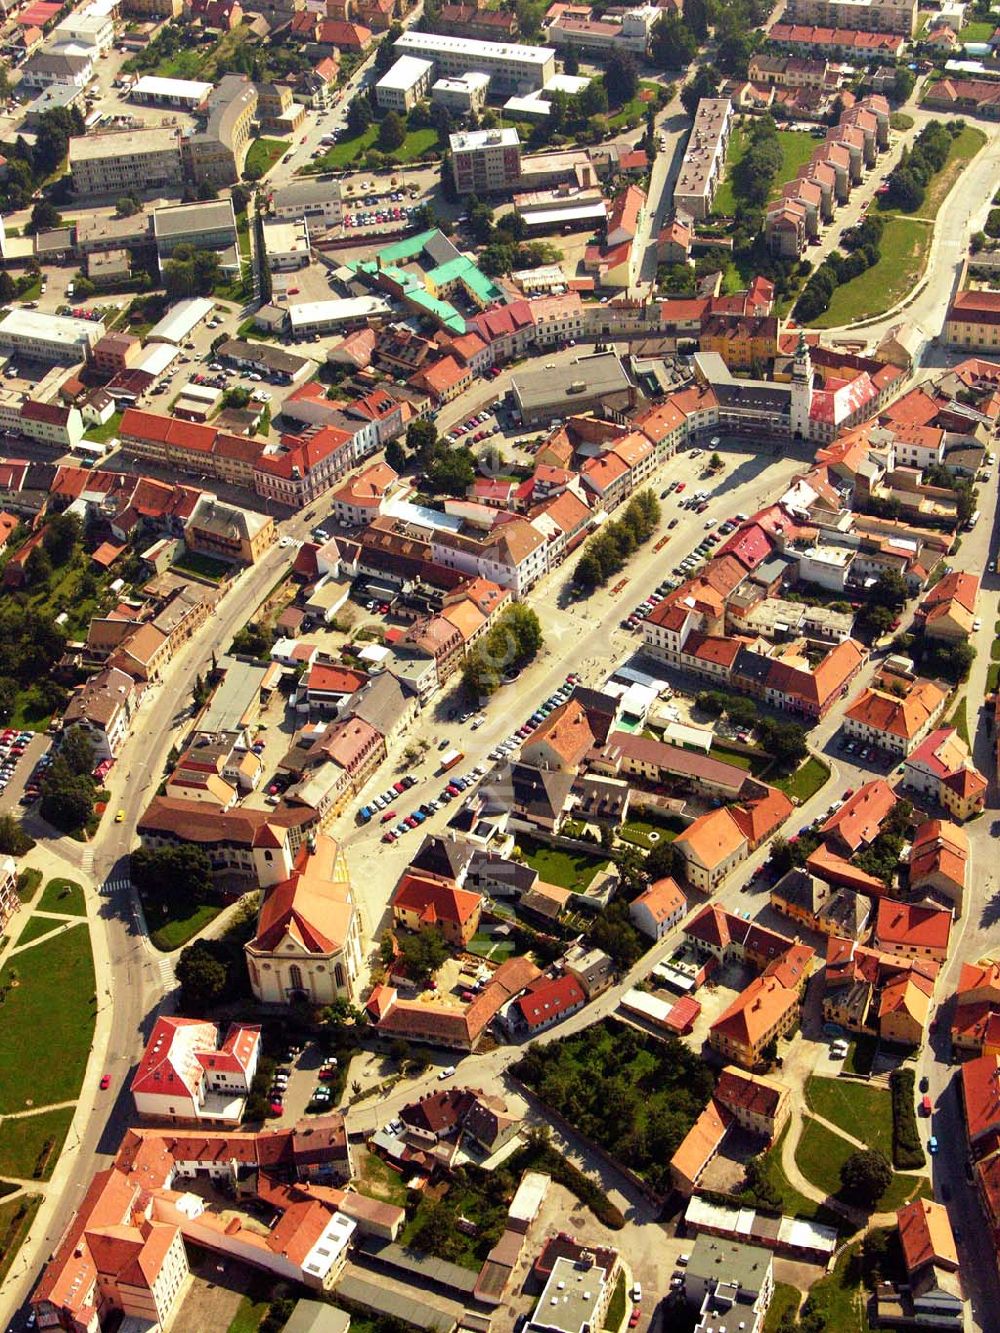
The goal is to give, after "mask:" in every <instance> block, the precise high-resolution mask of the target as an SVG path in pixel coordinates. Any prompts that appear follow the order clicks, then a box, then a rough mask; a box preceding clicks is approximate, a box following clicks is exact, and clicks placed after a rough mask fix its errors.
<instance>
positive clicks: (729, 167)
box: [712, 127, 818, 217]
mask: <svg viewBox="0 0 1000 1333" xmlns="http://www.w3.org/2000/svg"><path fill="white" fill-rule="evenodd" d="M778 142H779V143H780V144H781V166H780V167H779V168H778V174H777V176H775V178H774V189H773V190H772V192H771V193H772V197H773V196H774V195H778V194H780V193H781V187H782V186H783V185H784V184H785V182H786V181H790V180H794V178H795V175H796V172H797V171H798V169H799V167H801V166H804V165H805V164H806V163H807V162H808V161H809V159H810V158H811V157H812V155H813V151H814V150H815V148H816V145H817V143H818V140H816V139H814V138H813V136H812V135H811V134H810V133H809V132H808V131H807V130H779V131H778ZM749 145H750V137H749V135H748V134H747V133H746V132H745V131H744V130H743V129H742V127H740V128H737V129H735V130H733V133H732V135H731V137H730V139H729V152H728V154H727V156H726V174H725V176H724V177H723V180H722V184H721V185H720V186H719V191H718V193H717V194H716V196H715V203H714V205H713V206H712V212H713V213H717V214H719V215H720V216H723V217H732V216H733V215H734V214H735V213H736V212H737V211H738V210H739V207H740V204H739V201H738V200H737V199H736V196H735V195H734V194H733V186H732V175H733V169H734V168H735V167H736V166H737V164H738V163H739V162H740V161H741V160H742V158H743V156H744V155H745V153H746V151H747V148H748V147H749Z"/></svg>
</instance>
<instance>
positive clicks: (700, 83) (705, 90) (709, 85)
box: [660, 19, 719, 117]
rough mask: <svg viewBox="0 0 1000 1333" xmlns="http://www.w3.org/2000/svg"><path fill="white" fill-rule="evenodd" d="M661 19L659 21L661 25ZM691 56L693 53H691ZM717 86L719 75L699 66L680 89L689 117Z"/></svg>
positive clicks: (712, 70) (714, 71) (707, 66)
mask: <svg viewBox="0 0 1000 1333" xmlns="http://www.w3.org/2000/svg"><path fill="white" fill-rule="evenodd" d="M662 23H663V19H661V20H660V24H661V25H662ZM692 54H693V53H692ZM718 86H719V75H718V73H717V71H716V70H714V69H713V68H712V66H711V65H699V66H698V68H697V69H696V70H695V74H694V78H693V79H692V80H691V82H690V83H686V84H685V85H684V87H683V88H682V89H681V105H682V106H683V107H684V110H685V111H686V112H687V114H688V115H689V116H691V117H693V116H694V113H695V111H696V110H697V108H698V103H699V102H700V101H701V99H702V98H703V97H714V96H715V93H716V89H717V88H718Z"/></svg>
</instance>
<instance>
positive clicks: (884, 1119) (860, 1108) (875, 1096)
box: [806, 1074, 892, 1157]
mask: <svg viewBox="0 0 1000 1333" xmlns="http://www.w3.org/2000/svg"><path fill="white" fill-rule="evenodd" d="M806 1104H807V1106H808V1107H809V1109H810V1110H811V1111H815V1112H816V1114H817V1115H820V1116H822V1117H823V1119H824V1120H829V1121H830V1123H831V1124H833V1125H836V1126H837V1128H838V1129H842V1130H843V1131H844V1132H845V1133H846V1134H851V1135H853V1136H854V1137H855V1138H858V1139H862V1140H863V1141H864V1142H865V1143H866V1144H867V1145H868V1147H869V1148H878V1149H879V1150H880V1151H881V1152H884V1153H885V1155H886V1156H887V1157H890V1156H891V1155H892V1098H891V1097H890V1095H889V1093H888V1091H887V1089H885V1088H880V1087H877V1086H875V1085H874V1084H870V1083H859V1082H856V1081H855V1080H853V1079H847V1078H821V1077H820V1076H819V1075H817V1074H814V1075H812V1077H811V1078H809V1080H808V1081H807V1083H806Z"/></svg>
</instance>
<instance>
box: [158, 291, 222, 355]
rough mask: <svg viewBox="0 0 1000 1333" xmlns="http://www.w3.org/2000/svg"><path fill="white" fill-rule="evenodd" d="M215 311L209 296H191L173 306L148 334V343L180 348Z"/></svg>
mask: <svg viewBox="0 0 1000 1333" xmlns="http://www.w3.org/2000/svg"><path fill="white" fill-rule="evenodd" d="M214 309H215V302H214V301H213V300H211V298H210V297H207V296H191V297H188V299H187V300H186V301H178V302H177V304H176V305H172V306H171V307H170V309H169V310H168V311H167V313H166V314H165V315H164V316H163V318H162V319H161V320H160V321H159V323H157V324H154V325H153V327H152V328H151V329H150V330H149V332H148V333H147V334H146V341H147V342H148V343H173V344H174V346H178V345H179V344H180V343H182V342H183V341H184V339H185V338H187V337H188V336H189V335H190V334H191V333H192V332H193V331H194V330H195V329H196V328H197V327H198V325H199V324H200V323H201V322H202V320H203V319H208V317H209V315H210V314H211V313H212V311H213V310H214Z"/></svg>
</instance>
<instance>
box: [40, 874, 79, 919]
mask: <svg viewBox="0 0 1000 1333" xmlns="http://www.w3.org/2000/svg"><path fill="white" fill-rule="evenodd" d="M37 906H38V910H39V911H41V912H59V913H61V914H63V915H64V916H86V915H87V905H86V903H85V901H84V897H83V889H82V888H81V887H80V885H79V884H77V883H76V882H75V881H74V880H71V879H50V880H49V882H48V884H46V886H45V890H44V892H43V893H42V896H41V898H39V900H38V904H37Z"/></svg>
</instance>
